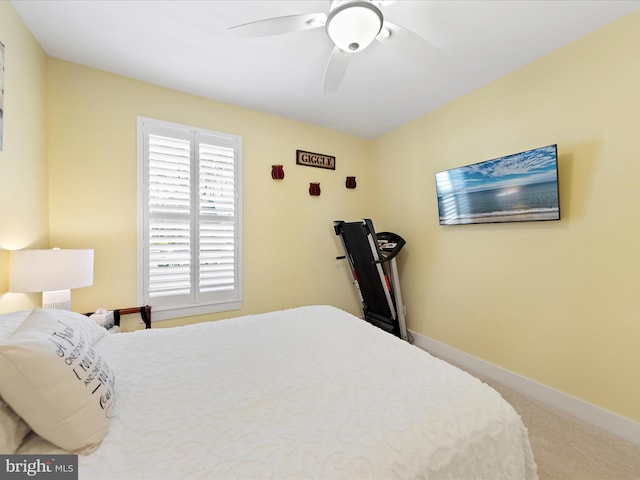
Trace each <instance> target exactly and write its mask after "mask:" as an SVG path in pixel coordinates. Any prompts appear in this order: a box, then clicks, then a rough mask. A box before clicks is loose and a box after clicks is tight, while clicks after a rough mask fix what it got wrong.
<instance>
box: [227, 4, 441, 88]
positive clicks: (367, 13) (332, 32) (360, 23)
mask: <svg viewBox="0 0 640 480" xmlns="http://www.w3.org/2000/svg"><path fill="white" fill-rule="evenodd" d="M392 3H395V0H332V1H330V5H329V12H328V13H326V14H325V13H323V12H319V13H301V14H298V15H287V16H283V17H274V18H267V19H264V20H258V21H256V22H250V23H245V24H242V25H236V26H233V27H230V28H229V30H230V31H232V32H234V33H236V34H238V35H242V36H246V37H262V36H269V35H280V34H283V33H292V32H300V31H303V30H310V29H313V28H319V27H324V28H325V31H326V33H327V35H328V37H329V39H331V41H332V42H333V44H334V48H333V51H332V52H331V55H330V57H329V61H328V63H327V67H326V70H325V74H324V81H323V84H322V90H323V91H324V92H325V93H329V92H334V91H336V90H337V89H338V87H339V86H340V83H341V82H342V79H343V78H344V75H345V73H346V71H347V66H348V65H349V61H350V60H351V58H352V56H353V55H354V54H357V53H359V52H361V51H363V50H364V49H365V48H367V47H368V46H369V45H371V44H372V43H373V42H374V41H377V42H379V43H380V44H383V45H385V46H387V47H389V48H391V49H393V50H394V51H395V52H396V53H397V54H399V55H401V56H403V57H404V58H406V59H408V60H409V61H411V62H413V63H415V64H417V65H419V66H421V67H428V66H432V65H434V64H436V63H443V62H444V55H443V53H442V52H441V51H440V49H439V48H438V47H436V46H435V45H434V44H432V43H431V42H429V41H428V40H425V39H424V38H422V37H421V36H420V35H418V34H416V33H414V32H413V31H411V30H409V29H408V28H406V27H403V26H401V25H397V24H395V23H392V22H389V21H388V20H385V18H384V15H383V14H382V10H383V8H384V7H386V6H388V5H390V4H392Z"/></svg>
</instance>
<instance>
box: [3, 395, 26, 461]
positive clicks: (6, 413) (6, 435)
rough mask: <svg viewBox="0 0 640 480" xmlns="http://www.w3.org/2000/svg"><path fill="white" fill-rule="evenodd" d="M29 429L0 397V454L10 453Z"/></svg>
mask: <svg viewBox="0 0 640 480" xmlns="http://www.w3.org/2000/svg"><path fill="white" fill-rule="evenodd" d="M30 431H31V429H30V428H29V425H27V424H26V423H25V422H24V420H22V419H21V418H20V417H19V416H18V414H17V413H16V412H14V411H13V409H12V408H11V407H10V406H9V405H7V402H5V401H4V400H3V399H2V398H0V454H3V455H11V454H13V453H16V450H17V449H18V447H19V446H20V444H21V443H22V440H24V437H26V436H27V434H28V433H29V432H30Z"/></svg>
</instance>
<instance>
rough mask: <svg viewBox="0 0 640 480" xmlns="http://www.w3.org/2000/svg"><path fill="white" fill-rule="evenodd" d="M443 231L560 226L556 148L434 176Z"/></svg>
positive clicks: (546, 148)
mask: <svg viewBox="0 0 640 480" xmlns="http://www.w3.org/2000/svg"><path fill="white" fill-rule="evenodd" d="M436 191H437V194H438V212H439V215H440V224H441V225H460V224H469V223H500V222H532V221H541V220H560V203H559V199H558V154H557V145H548V146H546V147H540V148H535V149H533V150H527V151H525V152H520V153H515V154H513V155H507V156H505V157H500V158H496V159H493V160H487V161H484V162H480V163H474V164H472V165H467V166H465V167H460V168H454V169H452V170H446V171H443V172H438V173H436Z"/></svg>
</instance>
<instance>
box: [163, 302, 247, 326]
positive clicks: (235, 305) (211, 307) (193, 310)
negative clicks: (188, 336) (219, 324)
mask: <svg viewBox="0 0 640 480" xmlns="http://www.w3.org/2000/svg"><path fill="white" fill-rule="evenodd" d="M241 308H242V301H241V300H236V301H233V302H224V303H212V304H201V305H184V306H177V307H153V321H154V322H156V321H158V320H170V319H173V318H183V317H191V316H195V315H205V314H207V313H220V312H229V311H232V310H240V309H241Z"/></svg>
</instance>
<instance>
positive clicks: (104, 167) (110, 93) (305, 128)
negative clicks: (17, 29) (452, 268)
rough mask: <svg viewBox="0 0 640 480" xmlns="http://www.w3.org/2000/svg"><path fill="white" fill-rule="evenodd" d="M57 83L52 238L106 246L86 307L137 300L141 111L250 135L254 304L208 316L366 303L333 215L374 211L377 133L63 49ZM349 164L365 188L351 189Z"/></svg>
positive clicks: (248, 291)
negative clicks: (207, 91)
mask: <svg viewBox="0 0 640 480" xmlns="http://www.w3.org/2000/svg"><path fill="white" fill-rule="evenodd" d="M48 86H49V164H50V190H51V200H50V203H49V209H50V219H51V232H50V236H51V246H61V247H68V248H89V247H90V248H94V249H95V281H94V285H93V286H92V287H88V288H84V289H78V290H74V291H73V292H72V301H73V308H74V309H75V310H80V311H83V310H84V311H87V310H93V309H95V308H96V307H98V306H105V307H107V308H115V307H118V306H133V305H136V238H137V236H136V235H137V212H136V201H137V200H136V199H137V197H136V169H137V167H136V165H137V164H136V161H137V160H136V153H137V150H136V116H137V115H142V116H146V117H151V118H157V119H161V120H167V121H171V122H176V123H183V124H187V125H193V126H197V127H202V128H206V129H211V130H216V131H221V132H227V133H231V134H235V135H241V136H242V137H243V215H244V222H243V236H244V242H243V275H244V282H243V287H244V306H243V309H242V310H241V311H236V312H231V313H224V314H219V315H215V316H203V317H201V318H199V320H204V319H210V318H220V317H228V316H235V315H239V314H245V313H257V312H263V311H268V310H274V309H280V308H285V307H292V306H297V305H303V304H310V303H331V304H335V305H337V306H339V307H342V308H345V309H348V310H350V311H352V312H354V313H357V312H358V302H357V297H356V296H355V294H354V292H353V289H352V287H351V284H350V281H349V274H348V270H347V268H346V265H345V264H344V262H338V261H336V260H335V257H336V255H337V254H339V253H340V250H339V248H340V244H339V242H338V239H337V237H336V236H335V234H334V233H333V229H332V221H333V220H336V219H345V220H350V219H358V218H360V217H361V216H363V215H371V214H372V212H371V211H369V207H368V205H369V202H368V201H367V200H368V199H369V197H370V192H371V182H369V181H368V180H367V178H368V177H369V176H371V174H370V168H369V164H368V162H369V160H370V159H369V142H368V141H366V140H363V139H360V138H356V137H353V136H348V135H344V134H340V133H336V132H333V131H330V130H326V129H322V128H318V127H314V126H310V125H306V124H303V123H300V122H296V121H292V120H287V119H284V118H279V117H275V116H272V115H267V114H263V113H259V112H256V111H251V110H247V109H243V108H239V107H235V106H230V105H226V104H223V103H219V102H214V101H209V100H205V99H203V98H200V97H196V96H192V95H187V94H183V93H179V92H176V91H172V90H168V89H164V88H160V87H156V86H153V85H149V84H147V83H143V82H138V81H135V80H131V79H127V78H124V77H120V76H116V75H111V74H107V73H104V72H101V71H98V70H95V69H91V68H86V67H82V66H79V65H75V64H71V63H68V62H64V61H60V60H55V59H50V60H49V83H48ZM296 149H302V150H309V151H313V152H319V153H324V154H328V155H333V156H335V157H336V170H335V171H331V170H323V169H320V168H313V167H305V166H298V165H296V164H295V155H296ZM272 164H284V169H285V179H284V180H282V181H274V180H273V179H272V178H271V165H272ZM347 175H355V176H356V177H357V178H358V181H359V186H358V188H357V189H355V190H348V189H346V188H345V185H344V184H345V177H346V176H347ZM311 181H318V182H320V187H321V189H322V194H321V195H320V196H319V197H311V196H310V195H309V193H308V188H309V182H311ZM192 320H194V319H188V320H184V321H192ZM184 321H182V322H175V321H166V322H161V324H159V326H160V325H161V326H168V325H174V324H176V323H183V322H184Z"/></svg>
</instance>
